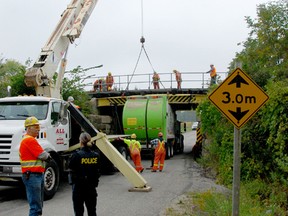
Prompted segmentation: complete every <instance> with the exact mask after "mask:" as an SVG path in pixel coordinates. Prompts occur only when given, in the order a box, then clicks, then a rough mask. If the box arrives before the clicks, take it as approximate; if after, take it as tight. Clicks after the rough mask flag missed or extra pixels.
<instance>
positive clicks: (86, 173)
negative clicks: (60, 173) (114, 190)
mask: <svg viewBox="0 0 288 216" xmlns="http://www.w3.org/2000/svg"><path fill="white" fill-rule="evenodd" d="M79 141H80V144H81V149H80V150H79V151H77V152H75V153H74V154H73V155H72V157H71V159H70V161H69V164H68V167H69V169H70V172H69V184H71V185H72V200H73V208H74V213H75V216H78V215H79V216H80V215H81V216H82V215H84V203H85V205H86V208H87V214H88V215H89V216H96V215H97V214H96V205H97V196H98V194H97V190H96V188H97V187H98V183H99V177H100V163H99V160H100V156H99V154H98V153H97V152H95V151H92V150H91V149H90V147H89V146H88V142H90V141H91V136H90V135H89V134H88V133H86V132H83V133H81V134H80V136H79Z"/></svg>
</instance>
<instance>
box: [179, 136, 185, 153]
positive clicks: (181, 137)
mask: <svg viewBox="0 0 288 216" xmlns="http://www.w3.org/2000/svg"><path fill="white" fill-rule="evenodd" d="M183 152H184V136H183V134H181V136H180V149H179V153H180V154H182V153H183Z"/></svg>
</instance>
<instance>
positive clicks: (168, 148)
mask: <svg viewBox="0 0 288 216" xmlns="http://www.w3.org/2000/svg"><path fill="white" fill-rule="evenodd" d="M170 153H171V152H170V146H167V147H166V158H165V159H166V160H167V159H170V157H171V155H170Z"/></svg>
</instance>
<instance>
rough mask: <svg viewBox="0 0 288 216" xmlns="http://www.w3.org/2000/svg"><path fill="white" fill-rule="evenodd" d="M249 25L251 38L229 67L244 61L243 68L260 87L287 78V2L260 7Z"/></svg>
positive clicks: (247, 18)
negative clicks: (271, 81)
mask: <svg viewBox="0 0 288 216" xmlns="http://www.w3.org/2000/svg"><path fill="white" fill-rule="evenodd" d="M246 22H247V24H248V28H250V29H251V31H250V34H249V37H248V39H247V41H245V42H243V46H244V49H243V50H242V51H241V52H240V53H237V55H236V58H235V59H234V61H233V62H232V63H231V64H230V68H232V67H231V66H232V65H234V62H235V61H240V62H242V69H243V70H244V71H246V72H247V73H248V74H249V75H250V76H251V77H252V78H253V80H254V81H256V82H257V83H258V84H259V85H260V86H261V87H263V86H265V85H266V84H267V81H268V80H269V79H273V80H275V81H277V80H282V79H286V78H288V71H287V68H288V54H287V50H288V31H287V29H288V2H287V1H285V0H280V1H278V2H270V3H267V4H260V5H258V7H257V19H254V20H253V19H252V18H251V17H246Z"/></svg>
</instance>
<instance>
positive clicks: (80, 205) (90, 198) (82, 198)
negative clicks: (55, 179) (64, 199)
mask: <svg viewBox="0 0 288 216" xmlns="http://www.w3.org/2000/svg"><path fill="white" fill-rule="evenodd" d="M72 189H73V191H72V200H73V208H74V213H75V216H83V215H84V203H85V206H86V209H87V213H88V216H97V214H96V205H97V191H96V188H95V186H91V185H87V184H86V185H85V184H84V185H83V184H73V185H72Z"/></svg>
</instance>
